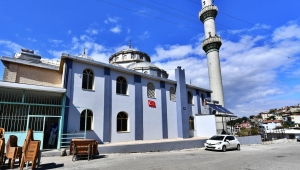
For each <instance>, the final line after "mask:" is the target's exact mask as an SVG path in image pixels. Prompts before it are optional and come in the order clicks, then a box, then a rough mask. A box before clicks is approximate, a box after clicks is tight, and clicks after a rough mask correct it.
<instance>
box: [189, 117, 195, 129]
mask: <svg viewBox="0 0 300 170" xmlns="http://www.w3.org/2000/svg"><path fill="white" fill-rule="evenodd" d="M189 125H190V130H195V126H194V117H193V116H190V118H189Z"/></svg>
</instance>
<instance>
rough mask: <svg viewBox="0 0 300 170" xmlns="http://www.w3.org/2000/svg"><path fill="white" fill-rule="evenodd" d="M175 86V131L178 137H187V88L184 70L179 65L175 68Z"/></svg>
mask: <svg viewBox="0 0 300 170" xmlns="http://www.w3.org/2000/svg"><path fill="white" fill-rule="evenodd" d="M175 79H176V81H177V86H176V109H177V131H178V137H180V138H189V137H190V132H189V124H188V123H189V113H188V110H187V107H188V100H187V90H186V83H185V72H184V69H181V67H177V69H176V70H175Z"/></svg>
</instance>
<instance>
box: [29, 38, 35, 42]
mask: <svg viewBox="0 0 300 170" xmlns="http://www.w3.org/2000/svg"><path fill="white" fill-rule="evenodd" d="M27 40H28V41H31V42H36V39H34V38H30V37H28V38H27Z"/></svg>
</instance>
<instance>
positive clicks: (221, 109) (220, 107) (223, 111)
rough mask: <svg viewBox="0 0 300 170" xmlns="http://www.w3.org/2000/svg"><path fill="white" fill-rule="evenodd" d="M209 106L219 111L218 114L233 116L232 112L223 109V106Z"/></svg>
mask: <svg viewBox="0 0 300 170" xmlns="http://www.w3.org/2000/svg"><path fill="white" fill-rule="evenodd" d="M207 105H208V106H209V107H210V108H212V109H215V110H216V111H218V112H221V113H226V114H231V115H233V113H232V112H230V111H229V110H227V109H226V108H224V107H222V106H221V105H214V104H207Z"/></svg>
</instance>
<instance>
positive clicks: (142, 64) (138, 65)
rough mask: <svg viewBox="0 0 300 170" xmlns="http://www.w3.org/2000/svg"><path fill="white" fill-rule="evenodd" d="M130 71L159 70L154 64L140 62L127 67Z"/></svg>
mask: <svg viewBox="0 0 300 170" xmlns="http://www.w3.org/2000/svg"><path fill="white" fill-rule="evenodd" d="M127 68H128V69H136V68H158V67H156V66H155V65H154V64H152V63H149V62H139V63H132V64H130V65H129V66H127Z"/></svg>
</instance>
